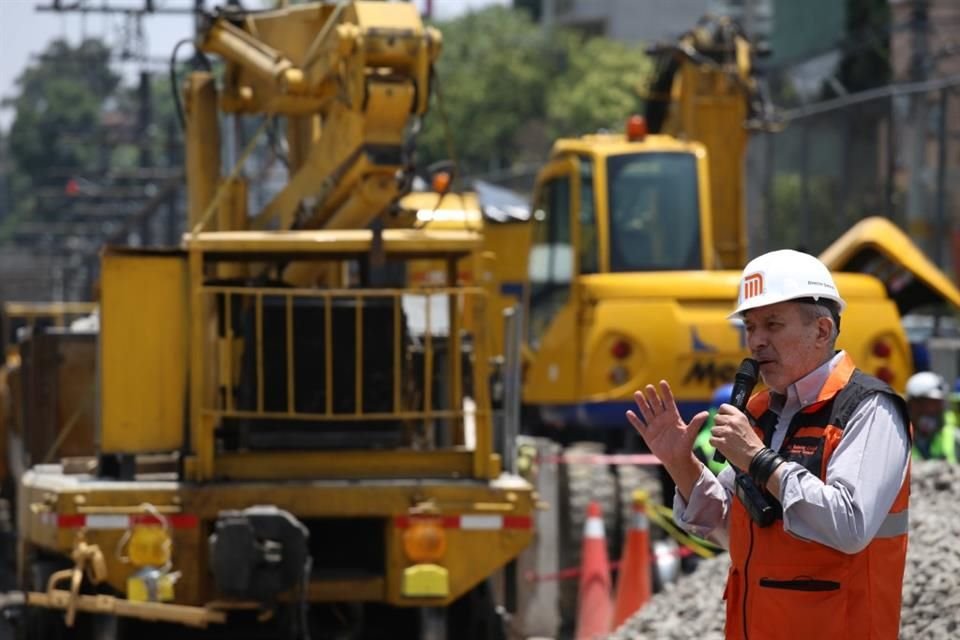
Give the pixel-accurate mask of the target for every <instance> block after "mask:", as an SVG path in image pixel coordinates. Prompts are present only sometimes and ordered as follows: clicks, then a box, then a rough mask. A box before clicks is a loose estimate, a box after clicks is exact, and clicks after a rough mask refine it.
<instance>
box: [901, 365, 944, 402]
mask: <svg viewBox="0 0 960 640" xmlns="http://www.w3.org/2000/svg"><path fill="white" fill-rule="evenodd" d="M945 397H947V383H946V382H944V381H943V378H941V377H940V376H939V375H937V374H936V373H934V372H932V371H921V372H920V373H915V374H913V375H912V376H910V379H909V380H907V400H910V399H912V398H930V399H931V400H943V399H944V398H945Z"/></svg>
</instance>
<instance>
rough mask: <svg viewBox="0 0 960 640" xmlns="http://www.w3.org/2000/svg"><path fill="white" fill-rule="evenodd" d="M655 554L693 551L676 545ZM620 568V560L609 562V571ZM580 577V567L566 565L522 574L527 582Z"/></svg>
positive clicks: (675, 553) (680, 554)
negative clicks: (562, 567)
mask: <svg viewBox="0 0 960 640" xmlns="http://www.w3.org/2000/svg"><path fill="white" fill-rule="evenodd" d="M657 555H661V556H680V557H681V558H686V557H687V556H692V555H693V551H691V550H690V549H688V548H687V547H678V548H677V549H670V550H666V549H661V550H660V551H659V552H658V554H657ZM653 562H654V558H651V559H650V564H653ZM619 569H620V561H619V560H616V561H614V562H611V563H610V572H611V573H613V572H615V571H618V570H619ZM579 577H580V567H568V568H566V569H561V570H560V571H557V572H556V573H535V572H533V571H527V572H526V573H524V574H523V578H524V580H526V581H527V582H553V581H556V580H572V579H573V578H579Z"/></svg>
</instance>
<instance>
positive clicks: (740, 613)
mask: <svg viewBox="0 0 960 640" xmlns="http://www.w3.org/2000/svg"><path fill="white" fill-rule="evenodd" d="M844 307H845V303H844V301H843V298H841V297H840V293H839V292H838V291H837V288H836V285H835V284H834V281H833V277H832V276H831V275H830V272H829V270H828V269H827V268H826V267H825V266H824V265H823V263H821V262H820V261H819V260H817V259H816V258H814V257H813V256H810V255H807V254H805V253H800V252H797V251H789V250H784V251H773V252H771V253H767V254H764V255H762V256H760V257H758V258H755V259H754V260H752V261H751V262H750V263H749V264H748V265H747V266H746V268H745V269H744V270H743V274H742V276H741V278H740V288H739V295H738V300H737V307H736V309H735V310H734V312H733V313H732V314H731V317H732V318H739V319H742V321H743V324H744V327H745V329H746V337H747V346H748V348H749V349H750V352H751V354H752V357H753V358H754V359H755V360H756V363H757V364H758V365H759V374H760V378H761V379H762V380H763V382H764V383H765V384H766V387H767V388H766V389H765V390H763V391H761V392H759V393H757V394H755V395H754V396H752V397H751V398H750V400H749V401H748V402H747V403H746V411H741V410H740V409H738V408H736V407H734V406H733V405H731V404H724V405H722V406H721V407H720V409H719V410H718V411H717V415H716V417H715V424H714V427H713V431H712V434H713V437H712V438H711V443H712V444H713V445H714V446H715V447H716V448H717V449H718V450H719V451H720V453H722V454H723V455H724V456H725V457H726V458H727V460H729V462H730V467H729V468H727V469H724V470H723V471H721V472H720V474H719V475H714V474H713V473H712V472H711V471H710V470H709V469H708V468H707V467H706V466H705V465H704V464H703V463H702V462H700V461H699V460H697V458H696V457H695V456H694V455H693V453H692V451H691V449H692V445H693V442H694V440H695V439H696V437H697V433H698V431H699V430H700V427H701V426H702V425H703V423H704V421H705V420H706V419H707V412H701V413H699V414H697V415H696V416H694V418H693V419H692V420H691V421H690V423H689V424H687V423H685V422H684V421H683V419H682V418H681V417H680V414H679V412H678V410H677V405H676V401H675V399H674V397H673V393H672V391H671V389H670V385H669V384H668V383H667V382H666V381H665V380H661V381H660V383H659V385H657V386H654V385H652V384H650V385H647V386H646V387H645V388H644V389H642V390H638V391H637V392H636V393H635V394H634V398H635V400H636V404H637V411H636V412H634V411H628V412H627V419H628V420H629V421H630V423H631V424H632V426H633V428H634V429H636V430H637V432H639V433H640V435H641V437H642V438H643V439H644V441H645V442H646V444H647V445H648V446H649V448H650V450H651V452H653V453H654V454H655V455H657V456H658V457H659V458H660V460H661V461H662V462H663V465H664V467H665V468H666V470H667V471H668V472H669V473H670V475H671V476H672V477H673V479H674V482H676V486H677V492H676V495H675V497H674V519H675V520H676V521H677V522H678V523H679V524H681V526H683V527H684V528H685V529H686V530H688V531H690V532H691V533H695V534H698V535H701V536H705V537H708V538H710V539H712V540H714V541H715V542H718V543H720V544H724V545H726V546H727V547H728V548H729V550H730V561H731V566H730V571H729V574H728V577H727V586H726V591H725V593H724V599H725V600H726V613H727V617H726V637H727V638H728V639H734V638H736V639H740V638H752V639H756V640H761V639H762V640H778V639H798V640H799V639H806V638H891V639H894V638H897V636H898V632H899V624H900V600H901V588H902V584H903V569H904V564H905V561H906V551H907V506H908V500H909V488H910V474H909V468H910V447H911V433H910V425H909V420H908V417H907V407H906V405H905V403H904V402H903V399H902V398H901V397H900V396H899V395H898V394H897V393H896V392H894V391H893V390H892V389H891V388H890V387H888V386H887V385H886V384H885V383H884V382H882V381H880V380H878V379H877V378H874V377H872V376H869V375H866V374H865V373H863V372H862V371H860V370H859V369H857V368H856V366H855V364H854V362H853V360H852V359H851V357H850V355H849V354H847V353H846V352H844V351H836V350H835V346H834V345H835V342H836V339H837V334H838V332H839V328H840V316H841V313H842V312H843V310H844ZM745 364H748V363H746V362H745ZM750 364H752V363H750Z"/></svg>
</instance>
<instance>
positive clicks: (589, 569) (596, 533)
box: [575, 502, 613, 640]
mask: <svg viewBox="0 0 960 640" xmlns="http://www.w3.org/2000/svg"><path fill="white" fill-rule="evenodd" d="M612 618H613V602H612V601H611V600H610V560H609V558H607V541H606V535H605V534H604V531H603V514H601V512H600V505H599V504H597V503H596V502H591V503H590V505H589V506H588V507H587V521H586V523H585V524H584V526H583V546H582V547H581V553H580V590H579V592H578V595H577V632H576V636H575V637H576V640H594V639H595V638H602V637H606V635H607V634H608V633H610V621H611V620H612Z"/></svg>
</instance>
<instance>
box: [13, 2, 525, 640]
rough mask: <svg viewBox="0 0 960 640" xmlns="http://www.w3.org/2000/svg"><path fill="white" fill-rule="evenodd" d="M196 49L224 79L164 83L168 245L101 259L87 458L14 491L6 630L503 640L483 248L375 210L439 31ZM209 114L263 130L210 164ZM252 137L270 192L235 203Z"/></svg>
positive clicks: (207, 38)
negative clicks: (266, 162)
mask: <svg viewBox="0 0 960 640" xmlns="http://www.w3.org/2000/svg"><path fill="white" fill-rule="evenodd" d="M195 44H196V47H197V49H198V51H199V52H203V53H204V54H207V55H211V56H217V57H218V58H219V59H220V60H222V63H223V67H222V70H221V69H220V68H215V67H212V66H211V67H210V68H209V69H207V70H198V71H194V72H192V73H191V74H190V76H189V77H188V78H187V79H186V82H185V84H184V87H185V90H184V93H185V95H184V101H183V106H184V112H185V124H186V136H185V139H186V147H187V148H186V165H187V171H186V175H187V197H188V211H189V220H188V229H187V232H186V233H185V235H184V238H183V242H182V244H181V245H180V246H178V247H175V248H166V249H162V248H131V247H107V248H105V249H104V251H103V252H102V266H101V287H100V292H101V293H100V306H99V313H100V328H99V334H98V337H97V345H98V351H97V367H96V368H97V378H96V383H97V384H96V407H97V416H98V421H97V438H96V447H95V451H94V455H93V456H86V457H72V458H68V459H62V460H60V461H58V462H57V463H56V464H36V463H35V464H33V465H32V466H31V467H30V468H29V469H28V470H27V471H25V472H24V473H23V475H22V476H20V477H18V478H16V483H17V485H18V486H17V510H18V518H17V522H18V531H17V536H18V537H17V542H18V553H17V559H18V577H19V580H20V584H21V587H22V588H23V589H24V590H25V591H26V595H25V604H26V610H25V620H24V623H23V626H24V627H25V629H26V637H29V638H47V637H60V636H59V635H57V634H58V633H62V632H64V630H65V629H66V628H67V627H71V628H72V629H71V631H70V634H71V635H70V636H69V637H98V638H99V637H131V636H132V634H133V633H138V634H141V635H142V634H144V633H146V634H148V635H149V633H150V632H151V631H157V633H158V634H160V635H161V636H162V637H171V636H172V634H174V633H176V634H177V637H185V635H184V634H186V635H189V634H190V633H194V632H195V633H198V634H200V633H201V632H203V633H206V634H211V637H229V638H247V637H263V638H286V637H290V638H294V637H303V638H306V637H315V638H320V637H324V638H326V637H337V638H386V637H389V638H417V637H422V638H443V637H451V638H478V639H480V638H482V639H488V638H499V637H502V632H503V630H502V627H501V625H500V622H501V621H500V620H499V618H498V615H497V613H496V611H495V608H494V603H493V600H492V596H491V589H490V582H491V580H490V579H491V576H493V575H494V574H495V572H497V571H498V570H499V569H500V568H501V567H504V566H505V565H507V564H508V563H510V562H511V561H512V560H513V559H515V558H516V556H517V555H518V554H519V553H520V552H521V551H522V550H523V549H524V547H526V546H527V544H528V543H529V542H530V541H531V539H532V536H533V531H532V517H531V516H532V511H533V509H534V504H535V502H534V495H533V491H532V488H531V486H530V485H529V484H528V483H527V482H525V481H524V480H522V479H521V478H520V477H518V476H516V475H513V474H510V473H506V472H504V470H503V468H502V466H503V465H502V463H501V458H500V456H499V455H498V454H497V452H496V451H495V450H494V446H493V444H492V443H493V434H492V415H491V406H490V395H489V389H488V386H489V369H488V363H489V361H490V359H491V356H492V353H491V349H490V344H491V341H490V340H489V336H488V335H487V334H486V333H485V331H486V327H487V323H486V322H484V318H485V313H486V307H487V305H489V304H490V300H491V294H492V291H491V290H490V289H489V288H488V287H484V286H482V285H470V284H464V283H463V282H461V281H460V279H459V278H458V273H457V264H458V262H459V261H462V260H466V261H468V262H469V261H479V260H480V250H481V248H482V238H481V236H480V234H478V233H476V232H473V231H469V230H421V229H415V228H413V227H412V225H411V224H410V222H409V221H408V220H405V219H403V217H402V216H397V215H393V214H391V213H390V212H391V211H392V210H393V207H392V205H393V203H394V202H395V201H396V200H397V198H398V197H400V196H402V195H403V194H404V193H405V192H406V191H407V190H408V188H409V186H408V185H409V179H410V178H411V171H412V163H411V159H410V151H411V150H412V144H413V136H414V134H415V132H416V130H417V129H418V123H419V120H420V118H421V117H422V116H423V115H424V114H425V113H426V111H427V105H428V100H429V95H430V90H429V85H430V74H431V71H432V66H433V63H434V60H435V59H436V57H437V56H438V55H439V52H440V48H441V38H440V34H439V33H438V32H437V31H435V30H434V29H431V28H425V27H424V25H423V24H422V23H421V20H420V17H419V15H418V13H417V10H416V7H415V5H414V4H412V3H387V2H376V1H370V2H363V1H353V2H341V3H322V2H313V3H304V4H297V5H290V6H284V7H282V8H279V9H275V10H267V11H249V12H248V11H244V10H242V9H239V8H237V7H227V8H224V9H222V10H218V11H217V12H216V13H214V14H211V15H204V16H202V18H201V24H200V26H199V28H198V36H197V39H196V43H195ZM221 71H222V73H221ZM245 115H246V116H253V118H250V119H246V120H241V116H245ZM230 119H234V120H235V121H237V122H250V121H251V120H252V121H253V123H254V124H256V123H257V119H259V128H258V129H257V130H256V133H253V134H252V135H248V138H247V140H245V141H242V140H239V137H240V136H237V139H235V140H234V141H235V142H236V144H235V145H234V147H235V148H237V149H238V150H239V149H240V147H241V146H243V149H242V152H238V153H237V154H236V157H230V158H222V157H221V147H222V146H223V145H222V142H221V135H220V134H221V132H225V135H229V134H230V132H231V131H246V133H247V134H249V133H250V131H249V129H243V126H242V125H241V126H228V125H232V124H233V123H231V122H230ZM241 142H245V143H246V144H245V145H242V144H241ZM267 143H269V144H270V145H271V146H273V147H274V148H275V150H276V149H279V148H280V147H284V146H285V147H286V148H285V150H283V151H281V153H282V154H283V155H284V156H285V159H286V163H287V165H288V168H289V179H288V180H287V182H286V184H285V185H283V187H282V188H281V189H280V190H279V191H277V192H276V194H275V195H274V196H273V198H272V199H271V200H270V201H269V203H268V204H267V205H266V206H265V207H263V208H262V209H261V210H251V209H250V208H249V207H248V201H249V198H248V185H247V183H246V182H245V181H244V179H243V178H241V177H240V174H241V170H242V168H243V166H244V162H245V160H246V159H247V157H248V155H249V154H250V153H251V152H252V150H254V149H256V148H257V147H258V145H264V144H267ZM221 162H224V164H226V165H227V166H228V167H232V169H231V170H230V171H229V172H221ZM413 260H426V261H429V262H430V263H432V264H436V263H439V264H443V265H445V268H444V276H443V277H441V278H439V279H433V280H431V281H430V282H424V283H421V284H420V285H418V286H409V285H407V284H406V279H405V275H404V267H405V265H406V264H407V263H409V262H410V261H413ZM23 428H24V429H26V430H29V429H30V428H31V425H29V424H25V425H23ZM35 462H36V461H35ZM158 621H159V622H158ZM166 624H177V625H181V628H180V629H170V628H168V627H166V626H165V625H166ZM144 625H146V626H144ZM134 629H137V631H136V632H135V631H134ZM111 633H112V634H113V636H111V635H110V634H111ZM125 634H126V635H125ZM218 634H219V635H218ZM191 637H192V636H191ZM203 637H207V636H206V635H204V636H203Z"/></svg>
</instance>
